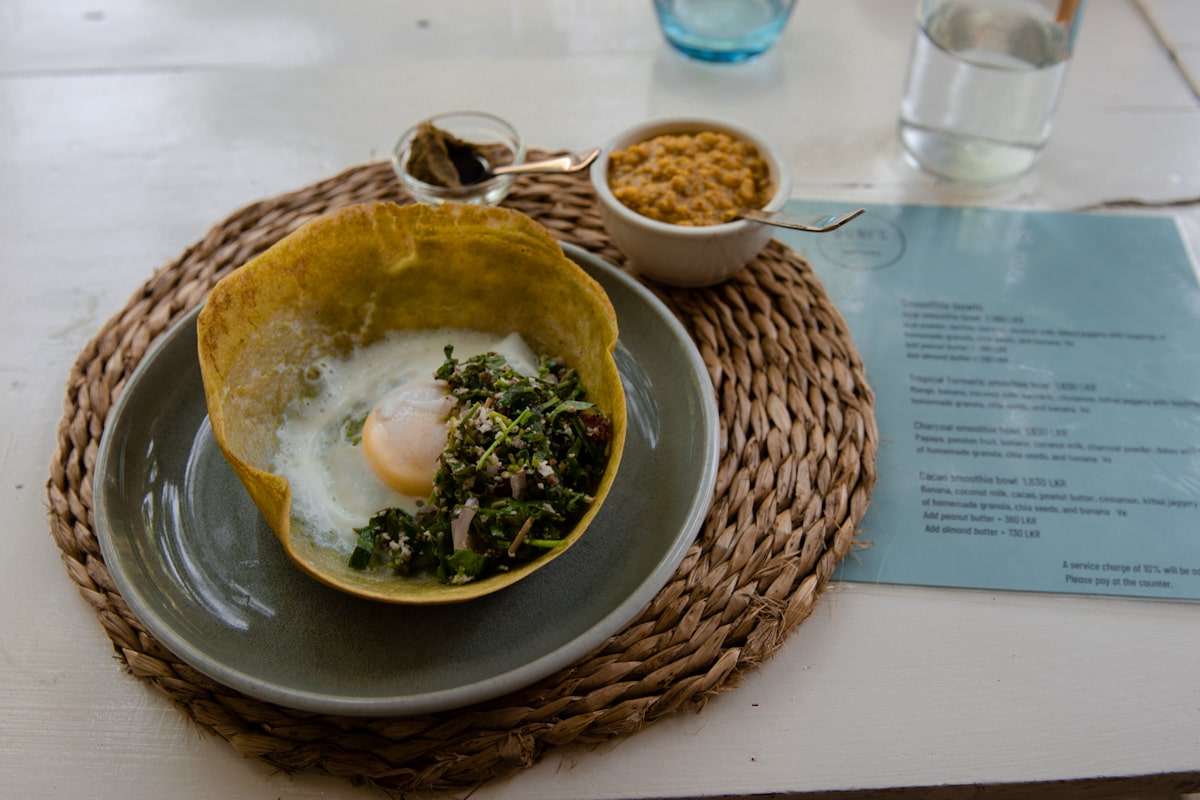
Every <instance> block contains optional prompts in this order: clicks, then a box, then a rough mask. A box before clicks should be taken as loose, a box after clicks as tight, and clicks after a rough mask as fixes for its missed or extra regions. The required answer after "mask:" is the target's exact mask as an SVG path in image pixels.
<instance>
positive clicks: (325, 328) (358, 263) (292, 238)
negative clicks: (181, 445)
mask: <svg viewBox="0 0 1200 800" xmlns="http://www.w3.org/2000/svg"><path fill="white" fill-rule="evenodd" d="M197 325H198V327H197V333H198V338H199V355H200V369H201V374H202V375H203V378H204V394H205V399H206V401H207V403H208V415H209V420H210V421H211V424H212V429H213V435H214V437H215V438H216V440H217V442H218V444H219V445H220V446H221V450H222V451H223V452H224V453H225V457H226V458H227V459H228V461H229V463H230V465H232V467H233V469H234V471H235V472H236V473H237V475H238V478H239V479H240V480H241V482H242V483H243V484H244V485H245V487H246V489H247V491H248V492H249V493H250V497H251V498H252V499H253V500H254V503H255V505H256V506H258V509H259V511H260V512H261V513H262V515H263V517H264V518H265V519H266V521H267V523H268V524H269V525H270V526H271V528H272V530H274V531H275V533H276V535H277V536H278V537H279V541H280V542H281V543H282V544H283V547H284V549H285V550H286V551H287V554H288V556H290V557H291V559H292V560H293V561H295V562H296V564H298V565H299V566H300V567H301V568H302V569H304V570H305V571H306V572H308V573H309V574H311V575H312V576H314V577H315V578H317V579H318V580H320V581H322V582H323V583H326V584H328V585H330V586H333V587H335V588H337V589H341V590H343V591H346V592H349V593H351V594H355V595H359V596H361V597H367V598H371V599H374V600H382V601H385V602H389V603H408V604H436V603H457V602H462V601H465V600H471V599H473V598H476V597H481V596H483V595H486V594H490V593H491V592H494V591H497V590H498V589H502V588H504V587H505V586H509V585H511V584H513V583H516V582H517V581H519V580H521V579H522V578H524V577H525V576H527V575H529V574H530V573H532V572H533V571H534V570H537V569H540V568H541V567H544V566H545V565H546V564H548V563H549V562H550V561H552V560H553V559H554V558H556V557H557V556H559V555H561V554H562V553H563V552H565V551H566V549H567V548H568V547H570V546H571V545H572V544H574V543H575V542H576V541H578V540H579V538H580V537H581V536H582V535H583V533H584V531H585V530H586V529H587V527H588V524H589V523H590V522H591V521H592V518H593V517H595V515H596V512H597V511H598V510H599V509H600V505H601V504H602V503H603V502H604V498H605V496H606V495H607V494H608V490H609V488H610V487H611V486H612V482H613V479H614V478H615V477H616V474H617V466H618V464H619V462H620V460H621V451H622V448H623V446H624V443H625V394H624V391H623V390H622V388H621V379H620V376H619V375H618V373H617V365H616V361H615V360H614V358H613V350H614V348H615V347H616V343H617V320H616V314H615V313H614V312H613V308H612V305H611V303H610V302H609V300H608V297H607V296H606V295H605V293H604V290H603V289H601V288H600V285H599V284H597V283H596V282H595V281H594V280H592V279H591V278H590V277H588V276H587V275H586V274H585V273H584V272H583V270H581V269H580V268H579V267H577V266H576V265H575V264H574V263H573V262H571V261H570V260H569V259H567V257H566V256H564V255H563V253H562V250H561V249H560V248H559V246H558V244H557V243H556V242H555V241H554V240H553V239H552V238H551V237H550V235H549V234H548V233H547V232H546V231H545V229H544V228H542V227H541V226H540V225H538V224H537V223H535V222H533V221H532V220H530V219H529V218H528V217H526V216H524V215H522V214H519V213H517V212H515V211H508V210H506V209H500V208H485V207H477V206H465V205H462V206H457V205H443V206H437V207H431V206H423V205H410V206H405V207H401V206H398V205H395V204H393V203H372V204H369V205H361V206H352V207H350V208H346V209H343V210H341V211H338V212H336V213H333V214H330V215H328V216H325V217H321V218H319V219H316V220H314V221H312V222H310V223H308V224H307V225H305V226H304V227H302V228H300V229H299V230H297V231H296V232H295V233H292V234H291V235H289V236H287V237H286V238H284V239H283V240H281V241H279V242H278V243H277V244H275V245H274V246H273V247H271V248H270V249H269V250H267V251H266V252H264V253H263V254H261V255H259V256H258V257H256V258H254V259H253V260H252V261H250V262H249V263H247V264H246V265H245V266H244V267H242V268H241V269H238V270H237V271H235V272H233V273H232V274H230V275H229V276H228V277H226V278H224V279H223V280H222V281H221V282H220V283H218V284H217V286H216V287H215V288H214V289H213V291H212V294H211V296H210V297H209V299H208V301H207V303H206V305H205V307H204V310H203V311H202V312H201V313H200V318H199V321H198V323H197ZM432 328H468V329H473V330H481V331H488V332H491V333H496V334H507V333H509V332H512V331H517V332H518V333H520V334H521V335H522V336H523V337H524V338H525V340H526V341H527V342H528V343H529V344H530V346H531V347H533V349H534V350H535V351H536V352H538V353H545V354H550V355H555V356H558V357H560V358H562V359H563V360H564V361H565V362H566V363H567V364H568V365H569V366H571V367H574V368H575V369H576V370H577V371H578V373H579V375H580V378H581V379H582V381H583V385H584V388H585V389H586V391H587V395H588V399H589V400H591V401H592V402H594V403H595V404H596V406H597V407H598V408H599V409H600V410H602V411H603V412H604V413H605V414H608V415H609V416H610V417H611V419H612V441H611V444H610V449H609V456H608V465H607V467H606V468H605V470H604V474H603V476H602V477H601V480H600V486H599V488H598V489H597V490H596V492H595V501H594V502H593V503H592V505H591V508H589V509H588V511H587V513H585V514H584V516H583V518H582V519H581V520H580V521H579V524H578V525H576V526H575V528H574V530H572V531H571V533H570V534H569V535H568V536H567V537H566V539H565V540H564V543H563V545H561V546H560V547H558V548H556V549H554V550H551V551H549V552H548V553H547V554H546V555H543V556H541V557H540V558H538V559H537V560H535V561H532V562H529V563H528V564H524V565H522V566H521V567H518V568H516V569H514V570H512V571H511V572H506V573H501V574H498V575H494V576H492V577H490V578H486V579H483V580H480V581H476V582H472V583H467V584H462V585H458V586H450V585H444V584H441V583H438V582H437V580H436V579H435V578H432V577H426V576H421V577H412V578H406V577H400V576H393V575H387V574H383V573H379V572H375V571H367V572H360V571H357V570H353V569H351V568H350V567H349V566H348V565H347V563H346V562H347V558H348V554H344V553H338V552H335V551H333V550H330V549H328V548H323V547H320V546H318V545H317V544H316V543H315V542H314V541H313V539H312V537H311V536H309V535H308V534H307V533H306V532H305V531H304V530H302V529H301V523H299V522H298V521H297V520H295V519H293V518H292V516H291V505H292V497H291V489H290V487H289V485H288V482H287V480H286V479H285V478H284V477H282V476H281V475H277V474H274V473H272V472H271V471H270V469H269V467H270V464H271V461H272V457H273V455H274V452H275V448H276V447H277V442H276V433H275V432H276V430H277V429H278V427H279V423H280V421H281V419H282V416H283V411H284V409H285V408H286V407H287V405H288V403H290V402H291V400H292V399H293V398H294V397H296V396H297V395H299V394H301V393H303V392H305V391H306V386H307V384H306V378H305V374H306V372H307V371H308V368H309V367H310V366H311V365H312V364H313V362H314V361H315V360H317V359H318V358H321V357H322V356H326V355H344V354H345V353H347V352H348V351H349V350H350V349H352V348H354V347H358V346H361V345H365V344H370V343H371V342H374V341H376V340H378V339H380V338H381V337H383V336H384V335H385V334H387V333H389V332H390V331H395V330H412V329H426V330H427V329H432ZM308 391H311V388H309V389H308Z"/></svg>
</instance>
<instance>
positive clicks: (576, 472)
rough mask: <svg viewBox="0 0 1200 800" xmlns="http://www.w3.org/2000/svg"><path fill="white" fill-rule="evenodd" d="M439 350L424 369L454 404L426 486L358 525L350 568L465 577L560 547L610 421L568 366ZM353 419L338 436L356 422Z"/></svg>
mask: <svg viewBox="0 0 1200 800" xmlns="http://www.w3.org/2000/svg"><path fill="white" fill-rule="evenodd" d="M445 353H446V360H445V362H444V363H443V364H442V366H441V367H439V368H438V370H437V372H436V373H435V377H436V378H437V379H438V380H442V381H445V382H446V384H447V385H448V386H449V389H450V394H451V396H452V397H453V398H454V399H455V406H454V409H453V411H452V412H451V415H450V418H449V420H448V422H447V428H448V435H447V439H446V449H445V450H444V451H443V453H442V457H441V460H440V461H439V462H438V471H437V475H436V477H435V478H434V488H433V494H432V496H431V497H430V499H429V502H428V503H426V504H423V505H421V504H419V508H418V510H417V512H416V513H415V514H409V513H408V512H407V511H403V510H401V509H398V508H388V509H384V510H383V511H380V512H379V513H377V514H376V515H375V516H373V517H372V518H371V520H370V522H369V523H368V524H367V525H366V526H365V527H362V528H358V529H357V530H356V531H355V533H357V534H358V545H357V547H356V548H355V550H354V553H353V554H352V555H351V556H350V566H351V567H353V568H355V569H366V568H368V567H381V568H387V569H391V570H392V571H394V572H395V573H396V574H399V575H411V574H414V573H417V572H434V573H436V574H437V576H438V578H439V579H440V580H441V581H443V582H444V583H453V584H460V583H467V582H469V581H473V580H476V579H478V578H483V577H487V576H488V575H492V574H494V573H497V572H505V571H507V570H509V569H512V568H513V567H515V566H519V565H521V564H524V563H526V562H528V561H532V560H533V559H535V558H537V557H538V556H540V555H543V554H544V553H546V552H547V551H549V550H553V549H554V548H557V547H560V546H562V543H563V539H564V537H566V535H567V534H568V533H570V531H571V530H572V528H574V526H575V523H576V522H578V521H579V518H580V517H581V516H583V514H584V512H585V511H586V510H587V508H588V506H589V505H591V502H592V492H594V491H595V490H596V487H597V485H598V484H599V482H600V476H601V475H602V474H603V472H604V468H605V465H606V463H607V460H608V444H609V439H610V437H611V434H612V426H611V422H610V420H609V419H608V417H606V416H605V415H604V414H603V413H601V412H600V411H599V410H597V409H596V408H595V407H594V406H593V405H592V404H591V403H589V402H587V401H586V400H585V398H584V391H583V386H582V385H581V384H580V382H579V376H578V375H577V374H576V373H575V371H574V370H572V369H569V368H568V367H567V366H566V365H565V364H563V363H562V362H561V361H559V360H557V359H547V358H543V359H542V360H541V364H540V366H539V368H538V374H537V375H536V376H535V377H526V376H524V375H522V374H520V373H519V372H517V371H516V370H514V369H513V368H512V367H510V366H509V364H508V361H506V360H505V358H504V357H503V356H500V355H497V354H495V353H485V354H484V355H480V356H475V357H474V358H469V359H467V360H465V361H458V360H457V359H455V358H454V349H453V348H452V347H447V348H446V350H445ZM354 427H357V430H352V429H351V427H350V426H348V428H347V431H346V434H347V436H348V437H351V436H355V435H358V434H359V433H360V431H361V427H362V426H361V422H359V423H357V425H356V426H354Z"/></svg>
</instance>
